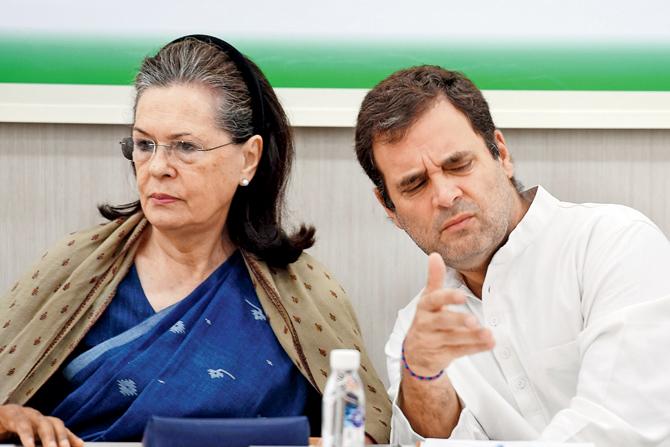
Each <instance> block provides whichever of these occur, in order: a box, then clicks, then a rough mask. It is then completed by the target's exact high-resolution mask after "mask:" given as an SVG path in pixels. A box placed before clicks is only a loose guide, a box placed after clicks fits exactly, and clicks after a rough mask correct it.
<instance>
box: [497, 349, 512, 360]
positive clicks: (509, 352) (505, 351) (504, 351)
mask: <svg viewBox="0 0 670 447" xmlns="http://www.w3.org/2000/svg"><path fill="white" fill-rule="evenodd" d="M511 356H512V350H511V349H510V348H507V347H505V348H502V349H501V350H500V357H502V358H503V359H505V360H507V359H508V358H510V357H511Z"/></svg>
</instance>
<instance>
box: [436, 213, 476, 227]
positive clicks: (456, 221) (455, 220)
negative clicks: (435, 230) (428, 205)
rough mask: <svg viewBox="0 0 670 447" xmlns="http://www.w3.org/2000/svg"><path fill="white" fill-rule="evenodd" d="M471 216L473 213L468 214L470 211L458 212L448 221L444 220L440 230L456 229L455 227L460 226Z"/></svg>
mask: <svg viewBox="0 0 670 447" xmlns="http://www.w3.org/2000/svg"><path fill="white" fill-rule="evenodd" d="M472 216H473V215H472V214H470V213H463V214H459V215H458V216H454V217H452V218H451V219H449V220H448V221H446V222H445V223H444V224H442V228H441V229H440V231H444V230H450V229H456V228H458V227H460V224H463V223H465V222H466V221H467V220H469V219H470V218H472Z"/></svg>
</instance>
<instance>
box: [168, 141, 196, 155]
mask: <svg viewBox="0 0 670 447" xmlns="http://www.w3.org/2000/svg"><path fill="white" fill-rule="evenodd" d="M174 148H175V149H177V150H178V151H179V152H183V153H185V154H188V153H191V152H196V151H197V150H198V146H196V145H195V144H193V143H189V142H188V141H175V142H174Z"/></svg>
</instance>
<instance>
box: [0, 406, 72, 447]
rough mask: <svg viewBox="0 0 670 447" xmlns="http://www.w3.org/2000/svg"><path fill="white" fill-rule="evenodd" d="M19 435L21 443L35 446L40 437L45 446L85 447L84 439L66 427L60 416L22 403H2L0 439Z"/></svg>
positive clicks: (27, 446) (0, 407) (29, 446)
mask: <svg viewBox="0 0 670 447" xmlns="http://www.w3.org/2000/svg"><path fill="white" fill-rule="evenodd" d="M13 434H16V435H18V437H19V439H20V440H21V444H23V445H24V446H26V447H34V446H35V438H39V440H40V442H41V443H42V445H43V446H44V447H71V446H73V447H83V445H84V441H82V440H81V439H79V438H78V437H77V436H76V435H75V434H74V433H72V432H71V431H70V430H68V429H67V428H65V425H64V424H63V421H61V420H60V419H58V418H54V417H50V416H44V415H43V414H42V413H40V412H39V411H37V410H34V409H32V408H28V407H22V406H20V405H13V404H9V405H0V439H7V438H9V437H11V436H12V435H13Z"/></svg>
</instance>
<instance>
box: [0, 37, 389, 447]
mask: <svg viewBox="0 0 670 447" xmlns="http://www.w3.org/2000/svg"><path fill="white" fill-rule="evenodd" d="M135 86H136V90H137V97H136V102H135V120H134V123H133V127H132V136H131V137H129V138H127V139H125V140H123V141H122V149H123V154H124V155H125V156H126V157H127V158H129V159H130V160H131V161H132V165H133V168H134V170H135V173H136V177H137V189H138V193H139V201H138V202H135V203H131V204H127V205H123V206H119V207H112V206H102V207H101V212H102V214H103V215H104V216H105V217H106V218H108V219H109V220H110V221H109V222H108V223H106V224H103V225H101V226H97V227H95V228H91V229H88V230H85V231H82V232H79V233H75V234H72V235H70V236H68V237H66V238H65V239H63V241H61V242H60V243H58V244H56V246H54V247H52V248H51V249H50V250H49V251H48V252H47V253H45V254H44V256H43V257H42V259H41V260H40V261H39V262H38V263H37V265H36V266H35V267H34V268H33V269H32V270H31V271H29V272H28V273H27V275H26V276H24V277H23V278H22V279H21V280H20V281H19V282H17V283H16V285H15V286H14V287H13V288H12V289H11V292H10V293H9V294H8V295H7V296H6V297H5V298H4V299H3V300H2V301H0V318H1V319H2V320H1V321H0V377H1V379H0V401H1V402H3V403H5V405H3V406H0V435H4V436H5V437H7V436H11V435H14V434H16V435H18V436H19V437H20V439H21V441H22V443H23V444H24V445H33V443H34V440H35V438H36V437H39V438H40V439H41V441H42V443H43V444H44V445H55V442H58V443H59V445H60V446H61V447H65V446H68V445H71V444H74V445H78V444H80V443H81V440H82V439H84V440H97V441H119V440H139V439H140V437H141V434H142V431H143V429H144V426H145V424H146V422H147V419H148V418H149V417H150V416H151V415H170V416H192V417H227V416H235V417H256V416H259V415H262V416H288V415H300V414H307V415H312V416H314V415H316V417H317V418H318V412H314V411H312V409H313V408H314V407H315V406H316V407H317V408H318V402H319V400H318V393H320V392H322V390H323V387H324V385H325V380H326V376H327V371H328V366H327V353H328V352H329V351H330V350H331V349H333V348H340V347H350V348H356V349H359V350H360V349H362V346H363V342H362V339H361V334H360V330H359V327H358V324H357V322H356V319H355V316H354V312H353V310H352V308H351V306H350V304H349V301H348V299H347V297H346V296H345V294H344V292H343V290H342V289H341V287H340V286H339V285H338V284H337V282H335V280H334V279H333V278H332V276H331V275H330V274H329V273H328V272H327V271H326V270H325V269H324V268H323V267H322V266H321V265H320V264H319V263H318V262H317V261H315V260H314V259H313V258H311V257H310V256H309V255H308V254H306V253H304V252H303V250H304V249H306V248H309V247H310V246H311V245H312V244H313V237H314V229H313V228H308V227H305V226H304V225H303V226H302V227H301V228H300V230H299V231H298V232H296V233H294V234H288V233H286V232H285V230H284V229H283V228H282V226H281V222H280V216H281V212H282V204H283V200H284V190H285V184H286V180H287V176H288V173H289V168H290V166H291V161H292V157H293V147H292V140H291V133H290V129H289V126H288V122H287V119H286V117H285V115H284V112H283V110H282V108H281V106H280V104H279V102H278V100H277V98H276V96H275V94H274V92H273V90H272V88H271V87H270V85H269V83H268V81H267V80H266V78H265V77H264V76H263V74H262V73H261V71H260V70H259V69H258V68H257V67H256V66H255V65H254V64H253V63H252V62H250V61H249V60H248V59H246V58H245V57H244V56H242V55H241V54H240V53H238V52H237V50H235V49H234V48H232V47H231V46H230V45H228V44H227V43H225V42H223V41H221V40H218V39H216V38H213V37H210V36H201V35H198V36H188V37H186V38H181V39H178V40H176V41H174V42H172V43H170V44H168V45H167V46H165V47H164V48H162V49H161V50H160V51H159V52H158V54H156V56H154V57H150V58H148V59H146V60H145V61H144V63H143V65H142V67H141V69H140V72H139V74H138V75H137V78H136V83H135ZM361 373H362V378H363V381H364V382H365V383H366V393H367V396H366V398H367V403H366V405H367V414H368V417H367V422H366V432H367V433H368V435H369V436H370V437H371V438H372V439H373V440H375V441H376V442H380V443H384V442H388V421H389V418H390V404H389V401H388V398H387V397H386V395H385V393H384V387H383V385H382V383H381V382H380V381H379V379H378V377H377V375H376V373H375V371H374V369H373V368H372V364H371V363H370V361H369V359H368V357H367V356H366V355H365V353H364V352H363V354H362V371H361ZM317 392H318V393H317ZM314 396H316V397H317V399H314ZM313 403H316V405H311V404H313ZM47 415H48V416H47ZM65 427H67V428H65ZM52 443H53V444H52Z"/></svg>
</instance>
